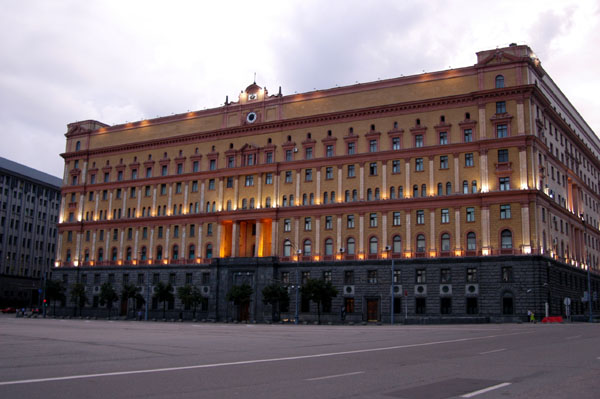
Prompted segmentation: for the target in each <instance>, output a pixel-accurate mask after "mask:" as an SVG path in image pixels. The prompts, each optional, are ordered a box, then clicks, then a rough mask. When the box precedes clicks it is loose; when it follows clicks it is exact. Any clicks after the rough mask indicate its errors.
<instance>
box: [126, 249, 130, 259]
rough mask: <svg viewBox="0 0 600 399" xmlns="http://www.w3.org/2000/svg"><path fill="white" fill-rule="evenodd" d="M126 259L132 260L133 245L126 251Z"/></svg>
mask: <svg viewBox="0 0 600 399" xmlns="http://www.w3.org/2000/svg"><path fill="white" fill-rule="evenodd" d="M125 259H127V260H131V247H127V250H126V251H125Z"/></svg>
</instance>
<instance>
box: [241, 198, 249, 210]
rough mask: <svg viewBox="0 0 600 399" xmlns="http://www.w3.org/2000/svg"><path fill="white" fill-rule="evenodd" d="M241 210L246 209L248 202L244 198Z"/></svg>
mask: <svg viewBox="0 0 600 399" xmlns="http://www.w3.org/2000/svg"><path fill="white" fill-rule="evenodd" d="M242 209H248V200H247V199H246V198H244V199H242Z"/></svg>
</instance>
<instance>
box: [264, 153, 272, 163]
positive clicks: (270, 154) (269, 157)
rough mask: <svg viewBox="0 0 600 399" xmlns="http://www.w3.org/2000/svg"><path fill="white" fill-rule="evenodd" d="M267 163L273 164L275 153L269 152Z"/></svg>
mask: <svg viewBox="0 0 600 399" xmlns="http://www.w3.org/2000/svg"><path fill="white" fill-rule="evenodd" d="M265 163H273V153H272V152H267V157H266V162H265Z"/></svg>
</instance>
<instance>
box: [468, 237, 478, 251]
mask: <svg viewBox="0 0 600 399" xmlns="http://www.w3.org/2000/svg"><path fill="white" fill-rule="evenodd" d="M476 250H477V239H476V236H475V233H473V232H470V233H467V251H476Z"/></svg>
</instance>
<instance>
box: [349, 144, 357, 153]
mask: <svg viewBox="0 0 600 399" xmlns="http://www.w3.org/2000/svg"><path fill="white" fill-rule="evenodd" d="M354 154H356V143H355V142H351V143H348V155H354Z"/></svg>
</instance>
